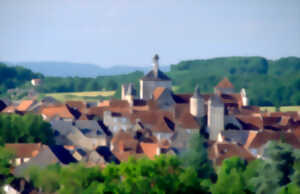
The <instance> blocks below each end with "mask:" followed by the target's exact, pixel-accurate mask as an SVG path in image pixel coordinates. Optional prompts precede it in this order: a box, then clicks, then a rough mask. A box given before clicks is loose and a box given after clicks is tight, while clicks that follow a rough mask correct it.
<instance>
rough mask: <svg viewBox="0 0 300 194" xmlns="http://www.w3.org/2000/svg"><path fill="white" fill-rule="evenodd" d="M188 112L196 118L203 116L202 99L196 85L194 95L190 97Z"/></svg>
mask: <svg viewBox="0 0 300 194" xmlns="http://www.w3.org/2000/svg"><path fill="white" fill-rule="evenodd" d="M190 113H191V115H193V116H194V117H198V118H200V117H204V116H205V106H204V99H203V97H202V96H201V95H200V89H199V87H198V86H196V87H195V91H194V95H193V96H192V97H191V98H190Z"/></svg>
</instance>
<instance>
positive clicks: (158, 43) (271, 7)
mask: <svg viewBox="0 0 300 194" xmlns="http://www.w3.org/2000/svg"><path fill="white" fill-rule="evenodd" d="M154 53H159V54H160V56H161V63H163V64H170V63H177V62H179V61H180V60H187V59H202V58H211V57H219V56H237V55H239V56H253V55H259V56H264V57H267V58H271V59H276V58H279V57H286V56H300V0H147V1H146V0H0V61H11V62H21V61H70V62H84V63H94V64H98V65H101V66H111V65H120V64H126V65H148V64H149V63H151V58H152V55H153V54H154Z"/></svg>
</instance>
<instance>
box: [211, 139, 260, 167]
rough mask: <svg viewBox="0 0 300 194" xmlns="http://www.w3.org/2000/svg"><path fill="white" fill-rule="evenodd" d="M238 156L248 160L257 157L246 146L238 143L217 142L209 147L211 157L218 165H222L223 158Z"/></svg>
mask: <svg viewBox="0 0 300 194" xmlns="http://www.w3.org/2000/svg"><path fill="white" fill-rule="evenodd" d="M233 156H237V157H240V158H243V159H245V160H247V161H251V160H254V159H255V157H254V156H253V155H252V154H251V153H250V152H249V151H248V150H246V149H245V148H243V147H242V146H240V145H237V144H231V143H218V142H216V143H215V144H213V145H212V146H211V147H210V148H209V158H210V159H211V160H213V161H214V163H215V164H216V165H221V164H222V162H223V160H225V159H227V158H231V157H233Z"/></svg>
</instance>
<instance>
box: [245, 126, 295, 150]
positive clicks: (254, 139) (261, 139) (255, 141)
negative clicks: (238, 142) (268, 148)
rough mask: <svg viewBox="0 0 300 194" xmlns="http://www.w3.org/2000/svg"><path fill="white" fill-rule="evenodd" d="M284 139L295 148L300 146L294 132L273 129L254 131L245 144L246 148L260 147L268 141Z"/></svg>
mask: <svg viewBox="0 0 300 194" xmlns="http://www.w3.org/2000/svg"><path fill="white" fill-rule="evenodd" d="M280 140H282V141H284V142H285V143H287V144H290V145H292V146H293V147H294V148H298V149H299V148H300V142H299V140H298V139H297V137H296V136H295V135H294V134H293V133H289V132H276V131H271V130H263V131H258V132H257V133H253V135H252V136H250V134H249V137H248V140H247V142H246V144H245V148H247V149H250V148H260V147H261V146H263V145H265V144H266V143H267V142H268V141H280Z"/></svg>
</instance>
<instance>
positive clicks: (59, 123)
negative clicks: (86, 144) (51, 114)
mask: <svg viewBox="0 0 300 194" xmlns="http://www.w3.org/2000/svg"><path fill="white" fill-rule="evenodd" d="M50 124H51V126H52V129H53V130H55V131H57V132H59V134H60V135H67V134H68V133H70V132H71V131H72V130H74V129H73V124H72V121H64V120H57V119H53V120H52V121H51V122H50Z"/></svg>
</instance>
